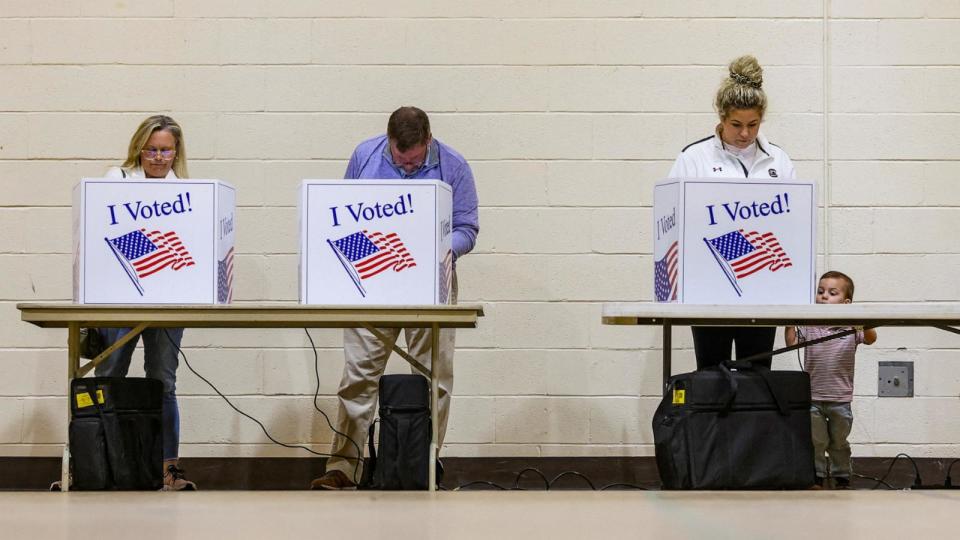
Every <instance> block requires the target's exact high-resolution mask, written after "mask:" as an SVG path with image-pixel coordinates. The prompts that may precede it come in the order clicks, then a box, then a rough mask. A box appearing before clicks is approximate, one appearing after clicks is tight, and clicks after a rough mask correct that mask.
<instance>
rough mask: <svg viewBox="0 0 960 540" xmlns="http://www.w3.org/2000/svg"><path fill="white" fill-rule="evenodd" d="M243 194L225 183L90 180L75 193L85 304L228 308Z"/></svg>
mask: <svg viewBox="0 0 960 540" xmlns="http://www.w3.org/2000/svg"><path fill="white" fill-rule="evenodd" d="M235 203H236V192H235V190H234V188H233V186H231V185H230V184H227V183H225V182H221V181H219V180H152V179H151V180H145V179H130V178H127V179H124V180H115V179H105V178H84V179H83V180H81V181H80V183H79V184H77V185H76V187H74V189H73V243H74V259H73V297H74V301H75V302H78V303H81V304H226V303H229V302H230V301H231V299H232V296H233V246H234V222H235V220H234V207H235Z"/></svg>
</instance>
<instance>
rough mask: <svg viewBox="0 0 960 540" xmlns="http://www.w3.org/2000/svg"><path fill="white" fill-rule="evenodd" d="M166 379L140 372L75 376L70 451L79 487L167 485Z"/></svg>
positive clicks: (73, 485)
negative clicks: (163, 414) (163, 413)
mask: <svg viewBox="0 0 960 540" xmlns="http://www.w3.org/2000/svg"><path fill="white" fill-rule="evenodd" d="M162 402H163V383H162V382H160V381H158V380H156V379H146V378H135V377H127V378H120V377H90V378H85V379H73V380H72V381H70V411H71V419H70V454H71V457H72V458H73V459H72V471H73V481H72V482H71V486H70V487H71V489H76V490H156V489H160V488H161V487H163V470H162V468H163V431H162V427H161V411H162V406H163V405H162Z"/></svg>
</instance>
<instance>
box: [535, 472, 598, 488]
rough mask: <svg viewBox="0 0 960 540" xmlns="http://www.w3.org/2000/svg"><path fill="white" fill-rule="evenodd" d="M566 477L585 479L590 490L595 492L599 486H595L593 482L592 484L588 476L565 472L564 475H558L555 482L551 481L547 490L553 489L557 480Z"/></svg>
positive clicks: (554, 479)
mask: <svg viewBox="0 0 960 540" xmlns="http://www.w3.org/2000/svg"><path fill="white" fill-rule="evenodd" d="M564 476H579V477H580V478H583V479H584V481H586V482H587V484H589V485H590V489H592V490H594V491H596V490H597V486H595V485H593V482H591V481H590V479H589V478H587V477H586V476H584V475H582V474H580V473H578V472H577V471H563V472H562V473H560V474H558V475H557V476H555V477H554V478H553V480H551V481H550V482H549V483H548V484H547V489H551V488H553V484H555V483H556V481H557V480H559V479H561V478H563V477H564Z"/></svg>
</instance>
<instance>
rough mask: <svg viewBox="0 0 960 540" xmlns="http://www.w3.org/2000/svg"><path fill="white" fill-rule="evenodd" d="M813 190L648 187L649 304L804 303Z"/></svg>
mask: <svg viewBox="0 0 960 540" xmlns="http://www.w3.org/2000/svg"><path fill="white" fill-rule="evenodd" d="M815 198H816V187H815V184H813V183H812V182H802V181H795V180H784V181H776V180H760V179H757V180H748V179H742V180H731V179H723V178H717V179H669V180H662V181H660V182H657V184H656V186H655V187H654V197H653V200H654V203H653V205H654V209H653V210H654V211H653V219H654V222H653V227H654V231H653V232H654V251H653V280H654V283H653V285H654V298H655V299H656V301H658V302H679V303H682V304H809V303H811V301H812V300H813V286H814V279H815V278H816V276H815V271H816V258H815V249H816V239H817V235H816V210H817V205H816V199H815Z"/></svg>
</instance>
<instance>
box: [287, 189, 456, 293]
mask: <svg viewBox="0 0 960 540" xmlns="http://www.w3.org/2000/svg"><path fill="white" fill-rule="evenodd" d="M299 210H300V302H301V303H303V304H356V305H398V304H446V303H448V299H449V294H450V279H451V275H452V270H453V252H452V251H451V249H450V240H451V232H452V229H451V221H452V218H451V211H452V192H451V190H450V186H449V185H447V184H445V183H443V182H439V181H435V180H359V181H356V180H304V181H303V184H302V185H301V189H300V209H299Z"/></svg>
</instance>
